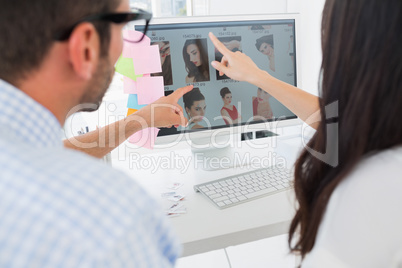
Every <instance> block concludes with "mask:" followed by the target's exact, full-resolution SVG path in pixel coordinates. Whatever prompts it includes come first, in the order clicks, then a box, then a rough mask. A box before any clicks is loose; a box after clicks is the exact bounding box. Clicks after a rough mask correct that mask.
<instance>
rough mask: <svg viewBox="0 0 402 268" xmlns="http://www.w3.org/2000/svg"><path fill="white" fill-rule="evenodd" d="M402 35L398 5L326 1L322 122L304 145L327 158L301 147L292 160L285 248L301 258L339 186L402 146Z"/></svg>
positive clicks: (393, 0)
mask: <svg viewBox="0 0 402 268" xmlns="http://www.w3.org/2000/svg"><path fill="white" fill-rule="evenodd" d="M401 29H402V1H401V0H383V1H378V0H353V1H347V0H327V1H326V3H325V7H324V11H323V19H322V33H321V35H322V52H323V53H322V54H323V60H322V67H321V74H322V90H321V91H322V92H321V95H322V96H321V98H320V108H321V118H322V120H321V122H320V124H319V126H318V129H317V132H316V134H315V135H314V137H313V138H312V139H311V140H310V142H309V143H308V147H309V148H311V149H312V150H314V151H316V152H320V153H326V155H329V156H330V157H329V158H327V159H326V160H325V161H324V159H321V160H320V159H318V158H316V157H315V156H313V155H312V154H311V153H310V152H308V151H307V150H306V149H305V150H304V151H303V152H302V154H301V155H300V157H299V159H298V160H297V162H296V167H295V185H294V188H295V193H296V199H297V201H298V208H297V210H296V215H295V217H294V218H293V221H292V223H291V226H290V231H289V233H290V234H289V246H290V248H291V250H292V251H293V252H297V253H300V254H301V256H302V257H303V258H304V257H305V255H306V254H307V253H309V252H310V251H311V250H312V248H313V247H314V243H315V240H316V236H317V231H318V229H319V226H320V223H321V221H322V219H323V216H324V213H325V210H326V207H327V205H328V201H329V199H330V197H331V194H332V193H333V191H334V189H335V188H336V187H337V186H338V185H339V183H340V182H341V181H342V180H343V179H344V178H345V177H346V176H347V175H348V174H349V172H350V171H351V170H352V169H353V168H354V167H355V166H356V164H357V163H358V162H359V161H361V160H362V158H363V157H365V156H368V155H371V154H374V153H376V152H379V151H381V150H385V149H388V148H391V147H394V146H397V145H402V120H401V118H400V117H401V116H402V35H401V34H400V31H401ZM331 105H332V106H333V105H335V107H336V106H337V108H338V118H332V119H331V118H329V117H332V115H329V114H328V111H329V110H327V112H326V108H328V107H330V106H331ZM334 126H335V127H334ZM336 126H338V127H336ZM331 136H332V137H336V136H338V137H339V138H338V140H336V139H333V138H330V137H331ZM327 142H328V144H329V145H330V146H328V145H326V143H327ZM331 148H332V149H331ZM328 159H332V161H329V162H328V161H327V160H328ZM334 159H335V160H336V159H337V160H338V161H333V160H334ZM337 162H338V163H337ZM378 179H379V180H380V179H381V178H378ZM368 235H369V234H368Z"/></svg>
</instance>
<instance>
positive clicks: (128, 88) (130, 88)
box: [123, 76, 137, 94]
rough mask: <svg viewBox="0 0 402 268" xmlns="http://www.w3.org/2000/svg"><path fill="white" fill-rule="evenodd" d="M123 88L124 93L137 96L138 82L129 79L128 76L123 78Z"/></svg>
mask: <svg viewBox="0 0 402 268" xmlns="http://www.w3.org/2000/svg"><path fill="white" fill-rule="evenodd" d="M123 86H124V93H126V94H137V82H136V81H134V80H132V79H131V78H128V77H127V76H124V77H123Z"/></svg>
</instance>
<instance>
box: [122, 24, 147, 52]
mask: <svg viewBox="0 0 402 268" xmlns="http://www.w3.org/2000/svg"><path fill="white" fill-rule="evenodd" d="M141 36H142V33H141V32H137V31H132V30H124V31H123V40H124V43H123V57H125V58H133V52H132V49H133V48H134V47H149V46H150V45H151V39H149V37H148V36H144V38H143V39H142V41H141V42H138V43H133V42H130V41H131V40H139V39H140V38H141Z"/></svg>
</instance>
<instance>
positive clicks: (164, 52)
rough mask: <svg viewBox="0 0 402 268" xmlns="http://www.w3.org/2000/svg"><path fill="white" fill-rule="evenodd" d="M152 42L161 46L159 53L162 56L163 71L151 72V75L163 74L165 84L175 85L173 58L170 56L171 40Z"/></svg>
mask: <svg viewBox="0 0 402 268" xmlns="http://www.w3.org/2000/svg"><path fill="white" fill-rule="evenodd" d="M151 44H152V45H158V46H159V55H160V58H161V65H162V72H161V73H153V74H151V76H163V84H164V85H165V86H170V85H173V76H172V60H171V58H170V43H169V41H160V42H152V43H151Z"/></svg>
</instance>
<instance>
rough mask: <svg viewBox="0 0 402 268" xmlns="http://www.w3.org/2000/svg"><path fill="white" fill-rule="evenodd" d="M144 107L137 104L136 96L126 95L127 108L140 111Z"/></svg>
mask: <svg viewBox="0 0 402 268" xmlns="http://www.w3.org/2000/svg"><path fill="white" fill-rule="evenodd" d="M145 106H146V105H140V104H138V96H137V94H130V95H128V102H127V108H131V109H136V110H139V109H141V108H142V107H145Z"/></svg>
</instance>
